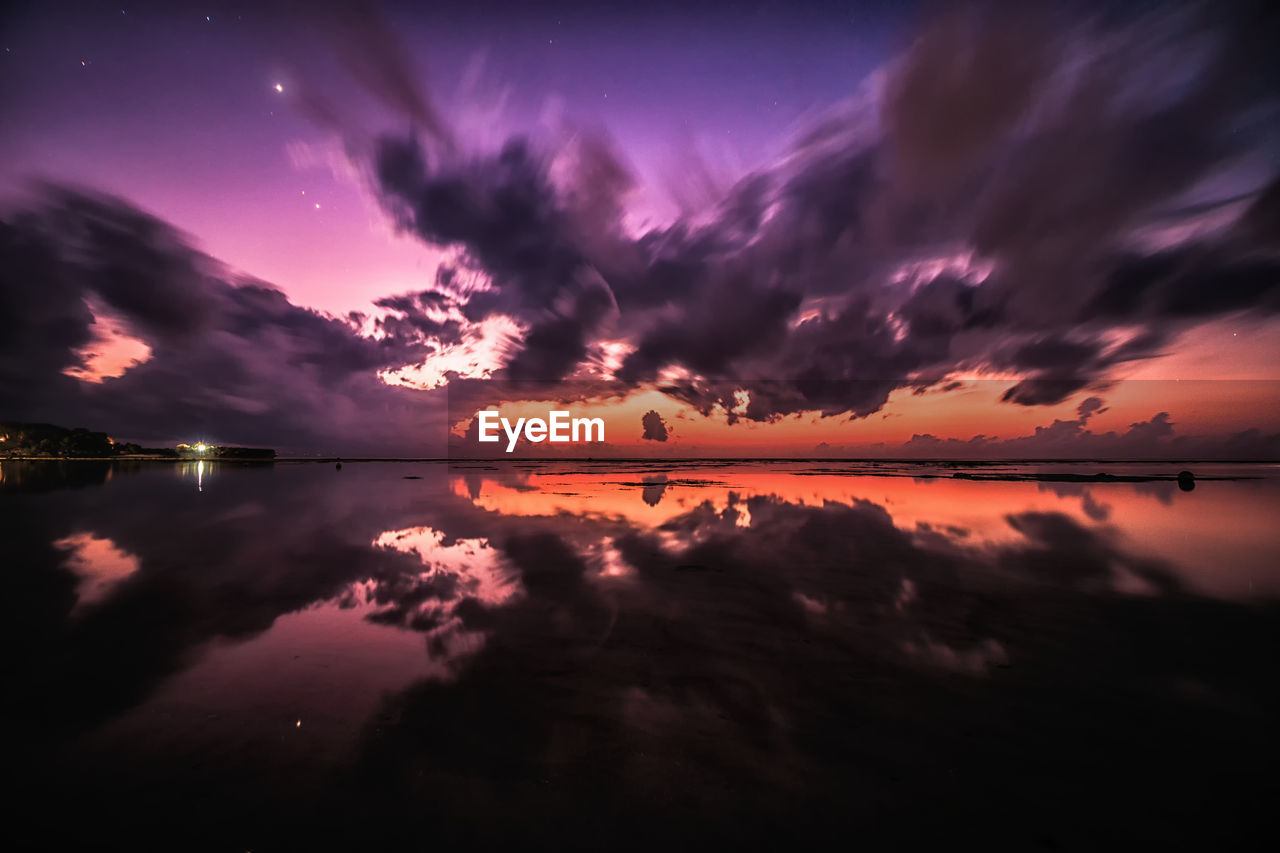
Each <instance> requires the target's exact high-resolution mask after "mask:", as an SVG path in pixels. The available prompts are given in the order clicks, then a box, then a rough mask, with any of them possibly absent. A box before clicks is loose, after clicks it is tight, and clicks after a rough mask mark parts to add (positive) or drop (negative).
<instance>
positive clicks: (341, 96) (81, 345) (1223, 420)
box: [0, 2, 1280, 458]
mask: <svg viewBox="0 0 1280 853" xmlns="http://www.w3.org/2000/svg"><path fill="white" fill-rule="evenodd" d="M0 21H2V23H0V51H2V52H0V112H2V114H3V116H4V124H5V128H6V131H5V133H4V134H3V136H0V216H2V218H3V232H2V233H3V244H2V245H0V251H2V252H3V255H4V261H5V262H4V264H3V269H2V270H0V275H3V284H2V287H0V308H3V309H4V310H3V319H2V320H0V323H2V324H3V326H4V330H5V334H4V337H3V339H0V392H2V393H0V400H3V403H0V419H11V420H46V421H52V422H55V423H64V424H67V425H76V426H87V427H90V428H94V429H103V430H106V431H109V432H111V434H113V435H115V436H117V437H119V438H123V439H130V440H141V441H144V442H151V443H174V442H177V441H186V440H190V439H192V438H195V437H200V438H205V439H207V440H212V441H218V442H227V443H241V444H253V445H271V446H276V447H278V448H280V449H282V450H284V451H286V452H290V453H301V454H328V453H344V454H354V453H367V454H374V455H414V456H417V455H440V454H441V453H442V452H445V451H446V450H447V449H448V446H449V445H450V442H451V441H454V442H456V440H457V437H458V436H459V435H465V429H466V424H465V423H462V422H460V421H459V418H458V417H457V413H458V408H459V406H458V401H459V400H467V401H468V403H470V402H473V401H474V400H476V399H480V398H484V400H485V401H486V402H489V403H493V404H498V403H505V404H507V405H510V406H515V407H517V408H519V407H520V406H521V405H523V406H525V407H528V406H533V405H541V404H542V403H544V402H545V403H548V404H557V403H558V404H565V405H570V404H572V405H573V406H576V407H578V408H579V409H582V410H584V411H585V410H591V411H593V412H601V413H604V414H607V415H608V416H609V417H610V419H611V421H610V422H611V424H613V423H617V424H619V427H618V428H617V429H616V430H614V433H613V434H614V435H616V436H617V437H616V438H614V439H612V440H611V445H612V446H613V449H614V450H615V451H616V452H617V453H618V454H621V455H659V456H661V455H683V456H689V455H736V454H742V455H812V454H817V455H835V456H840V455H850V456H915V455H926V456H927V455H932V456H959V457H984V456H994V457H1008V456H1014V455H1017V456H1024V457H1034V456H1037V455H1041V454H1044V455H1053V456H1057V455H1063V456H1073V455H1098V454H1103V455H1107V454H1112V455H1123V456H1140V457H1142V458H1157V457H1160V456H1162V455H1168V456H1197V455H1213V456H1220V457H1223V458H1273V457H1274V456H1275V455H1276V454H1277V453H1280V406H1277V405H1276V403H1277V387H1280V384H1278V383H1280V369H1278V368H1277V367H1276V365H1277V363H1278V359H1277V357H1278V356H1280V335H1278V334H1277V331H1280V321H1278V320H1277V316H1276V314H1277V309H1278V308H1280V296H1278V295H1277V293H1278V288H1277V278H1278V275H1277V271H1278V270H1280V245H1278V243H1277V239H1278V237H1280V183H1278V182H1277V173H1278V172H1280V144H1277V143H1280V86H1278V85H1277V80H1276V76H1275V74H1274V70H1273V63H1272V62H1271V52H1272V50H1271V45H1273V44H1274V43H1275V41H1274V36H1275V35H1276V34H1277V32H1276V31H1277V22H1276V14H1275V12H1274V11H1272V10H1270V9H1268V7H1267V4H1262V3H1259V4H1248V3H1227V4H1221V3H1219V4H1203V5H1198V4H1188V3H1177V4H1172V3H1170V4H1162V3H1147V4H1142V5H1139V6H1130V5H1129V4H1091V5H1086V4H1061V5H1058V4H1037V6H1036V8H1035V9H1025V8H1015V7H1010V6H1007V5H1001V4H992V3H963V4H961V3H928V4H919V5H916V4H900V3H714V4H700V3H661V2H660V3H648V4H620V3H555V4H552V3H522V4H513V3H505V4H504V3H492V2H491V3H483V2H482V3H465V4H462V3H459V4H449V3H444V4H432V5H431V8H430V9H427V8H424V7H423V6H422V5H421V4H409V3H404V4H395V3H390V4H382V5H378V6H375V5H372V4H363V3H361V4H345V3H322V4H304V3H267V4H256V3H255V4H249V3H242V4H236V3H205V4H143V5H134V4H128V3H125V4H119V5H110V4H104V3H40V4H16V5H14V6H13V8H10V9H7V10H6V11H5V12H4V13H3V17H2V18H0ZM528 379H535V380H538V381H540V382H544V383H548V382H549V383H552V385H551V386H550V387H551V388H552V391H551V393H549V394H543V395H541V396H537V395H534V396H529V395H525V396H524V397H523V398H521V399H523V403H522V402H521V399H513V398H511V397H510V392H511V387H512V386H510V385H504V384H503V382H504V381H506V380H513V381H514V380H528ZM602 381H603V382H606V383H612V384H610V385H608V386H607V389H606V390H605V391H604V392H603V393H601V392H600V390H599V388H597V386H596V383H599V382H602ZM588 388H590V389H592V390H586V389H588ZM503 394H506V395H507V397H506V398H505V399H500V398H502V397H503ZM495 395H497V396H495ZM553 398H554V399H553ZM544 408H545V407H544ZM650 413H653V415H654V417H656V419H657V420H654V417H649V418H648V420H647V421H646V417H648V416H649V414H650ZM659 424H660V425H661V429H656V428H651V427H655V426H657V425H659ZM450 436H453V438H450ZM659 436H661V437H659Z"/></svg>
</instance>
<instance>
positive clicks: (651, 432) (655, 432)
mask: <svg viewBox="0 0 1280 853" xmlns="http://www.w3.org/2000/svg"><path fill="white" fill-rule="evenodd" d="M640 425H641V426H643V427H644V433H643V434H642V435H641V436H640V437H641V438H643V439H647V440H649V441H666V440H667V424H666V422H665V421H664V420H662V415H660V414H658V413H657V411H655V410H653V409H650V410H649V411H647V412H645V413H644V417H642V418H641V419H640Z"/></svg>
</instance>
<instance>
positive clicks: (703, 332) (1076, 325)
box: [374, 4, 1280, 420]
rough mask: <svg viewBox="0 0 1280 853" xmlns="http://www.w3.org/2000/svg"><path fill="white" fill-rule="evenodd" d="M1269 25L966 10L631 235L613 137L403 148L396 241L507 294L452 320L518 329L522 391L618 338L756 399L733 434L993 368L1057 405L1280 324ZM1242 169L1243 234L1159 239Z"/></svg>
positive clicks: (1205, 17)
mask: <svg viewBox="0 0 1280 853" xmlns="http://www.w3.org/2000/svg"><path fill="white" fill-rule="evenodd" d="M1264 12H1265V9H1264V8H1263V7H1253V6H1249V5H1247V4H1246V5H1240V4H1235V5H1229V6H1215V7H1213V8H1209V7H1187V8H1180V9H1176V10H1155V11H1147V12H1142V13H1134V14H1129V15H1112V16H1110V17H1098V18H1096V19H1089V18H1086V17H1084V16H1080V15H1073V14H1071V13H1070V12H1069V11H1068V10H1065V9H1061V10H1057V11H1052V12H1050V11H1044V10H1022V11H1017V12H1016V13H1010V12H1009V10H1008V9H1006V8H1005V7H1003V6H1000V7H998V8H997V7H996V5H995V4H990V5H988V4H970V5H963V6H956V7H954V8H952V9H950V10H949V11H946V12H945V13H944V14H943V15H942V16H941V17H940V18H939V19H938V20H936V21H934V22H932V23H930V24H928V25H927V26H926V27H925V28H924V29H923V30H922V31H921V33H920V35H919V37H918V38H917V39H916V40H915V41H914V42H913V43H912V44H911V46H910V47H909V48H908V49H907V50H906V52H905V53H904V54H903V55H902V56H900V57H899V58H898V59H897V60H895V61H894V62H892V63H890V64H889V66H888V67H887V68H886V69H885V71H884V76H883V81H882V85H880V86H879V88H878V89H877V88H875V87H872V89H871V92H872V93H871V95H870V96H868V98H867V101H866V103H860V104H859V103H855V104H854V105H852V106H846V107H842V108H840V109H837V110H833V111H832V112H831V114H830V115H829V116H828V117H827V118H826V119H824V120H822V121H820V122H818V123H817V124H816V125H815V126H814V128H813V129H812V130H811V131H810V132H809V133H807V134H805V135H802V136H801V137H799V141H798V142H797V143H796V145H795V147H794V148H793V149H792V150H791V151H790V152H789V154H788V155H787V157H786V158H785V159H784V160H783V161H782V162H780V163H779V164H777V165H776V166H774V167H771V168H768V169H763V170H760V171H758V172H756V173H754V174H751V175H749V176H747V177H746V178H745V179H743V180H742V181H741V182H739V183H738V185H737V186H735V187H734V188H733V189H732V190H730V191H729V192H728V193H727V194H726V196H725V198H724V199H723V200H722V202H721V203H720V205H719V206H718V207H716V208H715V209H714V210H713V212H712V215H710V216H703V217H701V218H698V219H696V220H690V219H685V220H681V221H679V222H676V223H674V224H672V225H669V226H667V227H663V228H659V229H654V230H650V231H649V232H647V233H644V234H641V235H634V236H633V235H630V234H628V233H627V231H626V229H625V228H624V227H623V225H622V211H623V210H624V201H625V198H626V195H627V193H628V191H629V189H630V187H631V185H632V183H633V182H632V180H631V178H630V177H629V172H628V170H627V167H626V165H625V160H624V158H623V157H622V156H621V155H620V154H618V153H616V152H615V151H614V150H613V148H612V147H611V146H610V145H609V143H608V141H607V139H605V138H603V137H601V136H599V135H595V136H590V135H584V138H588V139H589V140H590V144H583V143H581V142H580V141H576V140H574V139H572V138H570V139H569V141H567V142H563V141H561V142H552V143H550V144H549V145H547V144H544V145H541V146H540V145H538V144H537V143H535V142H533V141H531V140H525V139H513V140H511V141H509V142H508V144H507V145H506V146H505V147H503V148H501V149H500V150H499V151H498V153H496V154H490V155H470V154H466V153H457V154H456V155H455V154H440V155H436V154H434V153H433V152H431V151H430V150H428V148H427V147H424V146H422V145H420V144H419V143H418V142H417V141H416V140H414V139H412V138H410V139H401V138H387V139H384V140H383V141H382V143H381V146H380V148H379V150H378V153H377V154H376V156H375V158H374V160H375V171H376V176H377V189H378V191H379V193H380V195H381V197H382V198H383V200H384V202H385V203H386V205H387V206H388V208H389V209H390V210H392V211H393V212H394V214H395V215H396V217H397V220H398V222H399V224H400V225H401V227H403V228H404V229H406V230H408V231H410V232H412V233H415V234H417V235H418V236H420V237H421V238H423V239H424V240H426V241H428V242H431V243H435V244H441V245H451V246H458V247H461V248H462V249H463V250H464V252H465V255H466V257H467V260H468V262H469V263H472V264H474V266H475V267H476V268H477V269H479V270H481V271H483V272H484V273H485V274H486V275H487V276H488V277H489V278H490V279H491V281H492V284H493V287H492V289H491V290H489V291H487V292H483V293H475V294H472V295H471V296H470V298H469V299H468V300H467V301H466V304H465V306H464V307H463V308H462V310H463V312H464V313H465V314H466V316H467V317H468V319H470V320H472V321H476V320H479V319H483V318H484V317H488V316H492V315H494V314H505V315H508V316H511V317H513V318H514V319H516V320H517V321H518V322H520V323H522V324H523V325H524V326H525V327H526V328H527V329H528V332H527V333H526V334H525V335H524V337H523V340H522V341H521V342H520V343H519V344H517V345H514V346H513V347H512V348H511V351H510V353H509V356H508V369H509V370H510V371H511V373H512V374H513V375H516V376H524V377H531V378H541V379H556V378H559V377H561V376H566V375H569V374H571V373H572V372H573V371H574V370H577V369H581V368H582V367H583V366H584V365H585V364H587V363H589V362H590V359H591V358H592V355H591V353H592V352H593V344H596V343H598V342H600V341H604V340H613V341H622V342H625V343H626V344H627V345H628V346H629V348H630V351H629V353H628V354H627V355H626V357H625V359H624V361H623V363H622V366H621V368H620V370H618V371H617V375H618V377H619V378H621V379H624V380H627V381H653V380H655V379H658V378H659V377H661V376H662V374H663V372H664V371H667V370H670V369H675V370H677V371H682V372H683V373H684V374H685V375H686V376H688V375H689V374H692V376H689V378H687V379H685V380H681V381H679V382H673V383H669V384H668V385H667V386H665V387H668V388H669V389H670V390H671V391H672V392H673V393H675V394H676V395H677V396H680V397H681V398H682V399H686V400H688V401H689V402H692V403H694V404H695V405H697V406H698V408H700V409H701V410H703V411H710V410H711V409H712V408H713V407H715V406H716V405H717V404H720V405H722V406H724V408H725V409H731V408H733V404H732V403H731V401H732V400H733V397H734V391H736V390H747V391H748V392H749V393H750V400H751V403H750V405H749V406H748V407H747V408H746V409H745V410H744V411H743V412H742V413H741V414H739V415H734V416H731V417H734V418H736V417H739V416H740V417H745V418H748V419H751V420H767V419H770V418H775V417H778V416H779V415H784V414H788V413H791V412H796V411H806V410H808V411H820V412H822V413H823V414H828V415H836V414H843V413H849V414H852V415H854V416H865V415H868V414H871V413H874V412H875V411H877V410H878V409H879V408H880V407H881V406H883V404H884V402H885V401H886V400H887V398H888V395H889V394H890V393H891V392H892V391H893V390H894V389H896V388H898V387H902V386H912V385H915V386H920V385H928V384H930V383H932V382H935V381H937V380H940V379H943V378H945V377H946V376H947V375H948V374H949V373H954V372H957V371H972V370H982V369H996V370H1000V371H1008V372H1013V373H1015V374H1018V375H1020V376H1022V377H1023V380H1022V381H1020V382H1018V383H1017V384H1015V385H1014V386H1013V387H1012V388H1010V390H1009V392H1008V394H1006V396H1005V400H1006V401H1007V402H1010V403H1015V404H1021V405H1044V404H1052V403H1057V402H1060V401H1062V400H1064V399H1066V398H1067V397H1069V396H1071V395H1072V394H1075V393H1077V392H1079V391H1080V390H1082V389H1087V388H1089V387H1091V386H1094V385H1096V384H1097V383H1099V382H1100V381H1101V380H1104V379H1106V378H1107V377H1108V376H1110V375H1111V374H1112V373H1113V372H1114V369H1115V368H1116V367H1117V366H1118V365H1121V364H1124V363H1126V362H1130V361H1133V360H1135V359H1142V358H1150V357H1154V356H1157V355H1159V354H1160V353H1161V352H1163V351H1164V349H1165V348H1166V347H1168V346H1169V345H1170V344H1172V343H1173V342H1175V341H1176V339H1177V337H1178V335H1179V334H1180V333H1181V332H1183V331H1185V330H1187V329H1189V328H1191V327H1192V326H1194V325H1196V324H1198V323H1201V322H1204V321H1206V320H1208V319H1211V318H1214V317H1218V316H1222V315H1225V314H1228V313H1232V312H1240V311H1249V312H1253V313H1257V314H1270V313H1274V312H1275V310H1276V306H1277V304H1278V303H1277V270H1278V269H1280V256H1278V255H1277V246H1276V242H1275V237H1274V233H1273V232H1272V231H1270V230H1268V228H1267V224H1268V223H1270V222H1272V221H1274V220H1275V208H1276V204H1275V201H1274V199H1275V196H1276V184H1275V180H1276V179H1275V176H1274V174H1266V173H1265V171H1259V170H1260V169H1261V170H1265V169H1274V163H1273V159H1274V158H1267V157H1260V156H1259V155H1260V152H1265V151H1267V150H1268V149H1269V148H1274V145H1275V144H1276V142H1277V138H1278V137H1280V133H1278V131H1277V128H1278V125H1280V122H1278V120H1277V114H1276V106H1275V103H1276V102H1275V95H1276V88H1275V81H1274V78H1273V77H1271V76H1269V75H1268V74H1267V71H1266V70H1267V58H1268V56H1269V48H1268V44H1271V43H1274V40H1273V39H1272V36H1274V35H1276V33H1277V29H1276V22H1275V16H1274V14H1269V15H1268V14H1264ZM1251 158H1252V159H1251ZM553 163H554V164H555V165H556V167H557V168H556V170H554V172H555V175H556V177H555V178H554V179H553V168H552V165H553ZM1246 163H1247V164H1252V165H1251V166H1250V168H1251V169H1252V172H1251V173H1250V174H1252V176H1253V177H1252V186H1251V187H1250V189H1249V190H1248V191H1247V193H1246V198H1248V197H1251V196H1252V197H1253V198H1252V200H1251V201H1250V202H1249V205H1248V207H1247V209H1246V210H1244V211H1243V214H1242V215H1241V216H1240V217H1239V221H1238V222H1237V223H1235V224H1234V225H1232V226H1230V227H1228V228H1227V229H1225V230H1223V229H1219V230H1217V231H1214V230H1212V229H1208V230H1204V229H1202V230H1201V232H1200V236H1197V237H1195V238H1194V240H1192V241H1191V242H1188V241H1187V240H1186V239H1185V238H1173V237H1168V236H1161V235H1162V234H1164V233H1165V232H1167V231H1169V230H1170V229H1173V228H1175V227H1177V226H1180V225H1183V224H1186V223H1187V222H1189V221H1191V220H1190V218H1189V215H1188V214H1186V213H1185V212H1184V213H1177V211H1179V210H1183V211H1185V210H1186V209H1187V204H1186V199H1187V198H1188V197H1191V196H1196V197H1199V198H1205V197H1206V196H1207V197H1209V198H1210V199H1212V197H1213V194H1214V192H1215V190H1214V189H1213V187H1214V181H1215V180H1217V179H1218V178H1219V177H1220V176H1221V175H1223V174H1224V173H1227V172H1229V171H1230V170H1231V169H1233V168H1235V167H1238V166H1240V164H1246ZM1260 163H1262V164H1266V165H1262V166H1260V165H1259V164H1260ZM1268 183H1269V189H1267V190H1266V191H1265V192H1261V191H1259V190H1260V188H1262V187H1263V186H1264V185H1267V184H1268ZM1218 195H1219V196H1221V192H1220V191H1219V192H1218ZM1237 197H1238V196H1237ZM1204 209H1209V210H1212V209H1215V204H1214V203H1213V202H1212V201H1210V203H1209V204H1208V206H1207V208H1204ZM1171 211H1173V213H1171ZM1140 233H1146V234H1147V239H1146V242H1145V243H1144V242H1143V241H1141V240H1139V239H1138V236H1139V234H1140ZM1161 243H1163V244H1164V246H1163V247H1161ZM1139 245H1155V246H1156V247H1157V248H1154V249H1142V250H1139V249H1138V248H1136V247H1137V246H1139ZM940 264H941V265H942V266H943V267H949V268H948V269H945V270H944V271H941V272H939V271H937V268H938V266H939V265H940Z"/></svg>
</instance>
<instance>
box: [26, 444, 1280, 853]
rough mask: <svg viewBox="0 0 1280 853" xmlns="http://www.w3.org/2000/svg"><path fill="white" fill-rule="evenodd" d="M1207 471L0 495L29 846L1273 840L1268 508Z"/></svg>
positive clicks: (856, 471)
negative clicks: (1187, 476)
mask: <svg viewBox="0 0 1280 853" xmlns="http://www.w3.org/2000/svg"><path fill="white" fill-rule="evenodd" d="M1189 467H1191V468H1192V470H1194V471H1195V472H1196V473H1197V475H1198V477H1199V479H1198V481H1197V482H1196V485H1195V488H1194V489H1193V490H1191V491H1185V490H1182V489H1180V488H1179V486H1178V484H1177V483H1176V482H1171V481H1168V480H1155V481H1137V482H1127V481H1125V482H1102V483H1087V482H1071V481H1053V482H1045V481H1029V480H1026V479H1019V478H1021V477H1024V476H1026V475H1028V474H1030V473H1034V472H1056V473H1068V474H1082V473H1084V474H1088V473H1092V472H1094V471H1097V470H1107V471H1110V472H1113V473H1116V474H1121V475H1135V476H1136V475H1144V474H1150V473H1156V474H1161V475H1168V474H1170V473H1176V470H1177V469H1176V468H1175V469H1170V468H1168V467H1167V466H1116V465H1108V466H1099V465H1082V466H1056V467H1049V468H1029V467H1012V466H992V467H985V468H979V469H966V470H967V471H975V472H977V474H978V475H979V476H983V477H991V478H993V479H984V480H967V479H956V478H954V477H952V474H953V473H954V470H955V469H952V468H946V467H929V466H901V465H887V464H886V465H849V464H838V463H812V464H804V463H762V464H749V465H711V464H683V465H681V464H676V465H673V464H664V465H640V464H630V465H618V464H614V465H604V464H599V465H592V464H588V463H574V464H559V465H550V464H546V465H540V464H503V465H495V466H490V465H485V464H470V465H466V466H462V465H454V466H449V465H445V464H441V463H346V464H345V465H344V466H343V468H342V469H341V470H336V469H335V467H334V466H333V465H332V464H331V463H330V464H317V463H278V464H275V465H273V466H264V467H252V466H209V467H199V466H195V465H191V464H181V465H178V464H134V465H122V464H117V465H108V464H93V463H67V464H53V463H46V464H32V463H12V462H6V463H0V525H2V527H0V529H2V530H3V535H4V540H3V542H4V544H3V547H4V554H5V559H4V576H5V579H6V581H7V592H8V595H7V596H6V599H7V608H6V609H7V616H6V623H7V628H6V630H7V631H9V632H11V634H12V636H11V637H9V638H8V640H7V643H6V648H7V649H8V655H7V659H8V660H7V664H6V669H7V674H6V676H5V684H6V690H5V716H6V718H8V720H9V722H8V725H6V730H7V732H8V733H9V741H10V745H9V748H8V751H9V753H10V758H9V760H8V762H7V766H8V770H9V771H10V773H11V774H14V775H16V776H17V777H18V779H19V780H20V781H21V783H22V790H23V792H24V793H23V794H22V795H20V796H19V798H18V799H17V801H16V804H17V805H18V807H19V809H20V810H25V812H20V813H24V814H26V815H28V816H29V818H28V820H27V821H26V822H25V826H26V831H29V832H30V833H31V835H30V837H29V839H27V841H26V843H27V844H32V845H37V846H39V845H43V846H47V847H63V846H65V845H66V844H68V843H70V842H81V843H83V842H85V841H96V842H100V843H103V844H106V843H107V842H110V841H113V840H117V839H119V840H126V841H128V842H129V843H130V844H131V845H132V846H133V848H134V849H140V848H149V847H154V846H166V847H168V848H170V849H189V848H195V847H199V848H205V847H207V848H212V849H226V850H255V851H259V850H273V849H317V848H333V847H342V848H352V849H376V848H381V847H389V846H392V845H393V844H396V845H398V846H397V849H428V848H431V849H451V848H456V847H458V846H477V845H479V846H486V845H492V844H495V843H498V842H509V843H513V844H517V845H519V846H520V847H528V846H529V845H530V844H531V843H536V846H554V847H558V848H561V849H564V848H592V849H597V848H601V847H610V848H627V849H641V848H642V849H647V850H652V849H654V847H655V846H660V847H667V848H669V847H684V846H690V845H694V844H710V845H711V846H713V847H720V846H725V845H729V844H737V845H739V846H740V845H742V844H743V843H746V844H758V843H761V842H762V841H777V840H780V839H798V840H800V841H802V842H810V841H816V840H818V839H820V838H828V837H834V838H837V839H841V842H842V844H844V845H846V846H858V845H860V844H866V845H869V846H871V847H873V848H883V847H886V846H910V845H912V844H913V843H917V842H921V841H933V842H945V843H954V842H957V841H958V840H961V839H964V838H966V837H970V838H979V839H982V840H985V841H988V842H991V843H996V844H999V845H1001V846H1012V847H1015V848H1029V849H1096V848H1097V847H1098V846H1099V845H1105V844H1107V843H1108V842H1113V841H1115V840H1117V839H1121V840H1127V841H1129V842H1133V843H1136V842H1142V843H1145V844H1150V845H1152V846H1156V845H1158V846H1161V847H1169V846H1175V847H1176V846H1197V847H1202V846H1204V845H1206V844H1212V845H1213V846H1215V847H1220V846H1222V845H1229V844H1230V843H1232V842H1233V841H1235V842H1240V841H1243V840H1244V839H1248V838H1249V837H1250V836H1251V834H1252V833H1253V832H1254V831H1255V830H1263V831H1266V832H1268V833H1272V834H1274V832H1275V824H1274V819H1273V818H1272V816H1271V815H1272V810H1273V798H1272V794H1273V790H1274V785H1275V783H1274V777H1275V772H1276V771H1275V768H1276V759H1277V757H1280V756H1278V752H1280V750H1277V738H1276V732H1275V726H1276V722H1277V708H1278V701H1277V700H1278V698H1280V696H1278V692H1280V691H1278V690H1277V682H1276V676H1275V666H1276V653H1277V651H1280V642H1278V640H1280V619H1278V618H1277V617H1278V616H1280V608H1278V607H1277V601H1278V600H1280V532H1278V531H1280V527H1277V519H1280V468H1277V467H1256V466H1255V467H1252V468H1241V467H1227V466H1216V467H1215V466H1189ZM1215 475H1216V476H1224V477H1244V476H1248V477H1251V479H1221V480H1215V479H1209V478H1210V477H1213V476H1215ZM50 815H53V816H55V817H54V819H51V820H50V819H48V816H50ZM35 816H40V817H38V818H37V817H35ZM405 842H407V843H405Z"/></svg>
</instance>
